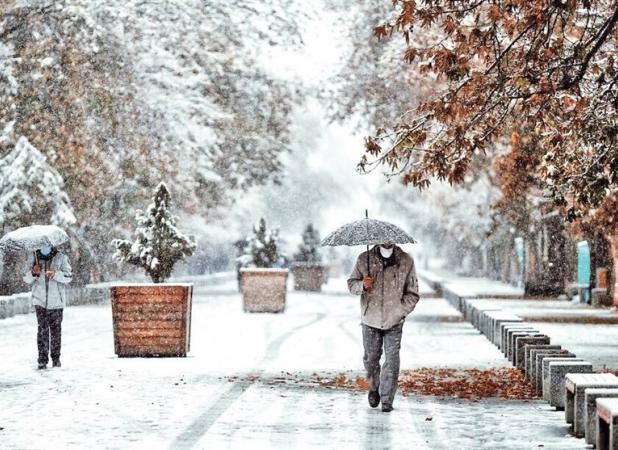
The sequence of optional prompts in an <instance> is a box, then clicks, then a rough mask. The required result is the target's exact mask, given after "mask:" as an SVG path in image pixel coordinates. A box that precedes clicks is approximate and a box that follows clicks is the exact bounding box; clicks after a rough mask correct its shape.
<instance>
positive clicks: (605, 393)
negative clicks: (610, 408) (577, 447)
mask: <svg viewBox="0 0 618 450" xmlns="http://www.w3.org/2000/svg"><path fill="white" fill-rule="evenodd" d="M597 398H618V389H610V388H589V389H586V391H585V392H584V403H586V411H585V413H584V423H585V427H584V428H585V429H584V433H585V436H586V444H589V445H593V446H594V445H596V441H597Z"/></svg>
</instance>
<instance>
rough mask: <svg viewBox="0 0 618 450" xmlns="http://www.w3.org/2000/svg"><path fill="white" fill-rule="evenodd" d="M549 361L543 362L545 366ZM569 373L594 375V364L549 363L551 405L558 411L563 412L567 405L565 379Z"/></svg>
mask: <svg viewBox="0 0 618 450" xmlns="http://www.w3.org/2000/svg"><path fill="white" fill-rule="evenodd" d="M547 359H551V358H547ZM547 359H545V360H544V361H543V364H545V361H547ZM569 373H592V364H591V363H589V362H588V361H574V360H570V361H549V362H548V364H547V383H546V386H547V388H548V389H549V404H550V405H551V406H554V407H555V408H556V409H557V410H558V411H561V410H563V409H564V407H565V404H566V401H565V394H564V392H565V387H564V379H565V377H566V375H567V374H569ZM544 382H545V380H544Z"/></svg>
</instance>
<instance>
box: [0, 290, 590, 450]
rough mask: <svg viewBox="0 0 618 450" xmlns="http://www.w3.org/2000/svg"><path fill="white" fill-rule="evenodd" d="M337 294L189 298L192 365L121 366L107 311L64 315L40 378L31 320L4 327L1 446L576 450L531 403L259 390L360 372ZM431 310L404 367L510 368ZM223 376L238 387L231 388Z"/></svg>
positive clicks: (349, 304) (450, 316)
mask: <svg viewBox="0 0 618 450" xmlns="http://www.w3.org/2000/svg"><path fill="white" fill-rule="evenodd" d="M342 288H343V286H342V284H341V283H337V282H335V283H333V284H332V285H331V286H328V287H327V289H326V291H327V293H324V294H309V293H296V292H290V293H289V295H288V307H287V310H286V312H285V313H283V314H245V313H243V312H242V308H241V300H240V295H239V294H238V293H237V292H235V291H234V285H233V284H229V285H224V286H215V287H211V288H208V289H200V290H197V291H196V293H195V297H194V307H193V326H192V342H191V346H192V348H191V353H190V357H187V358H173V359H162V358H161V359H159V358H130V359H129V358H121V359H119V358H117V357H116V356H115V355H114V353H113V338H112V322H111V308H110V307H109V305H103V306H81V307H71V308H67V309H66V310H65V321H64V330H63V339H64V342H63V356H62V362H63V367H62V368H61V369H48V370H46V371H37V370H36V369H35V366H36V342H35V334H36V323H35V317H34V316H33V315H27V316H17V317H13V318H10V319H6V320H2V321H0V336H1V337H2V340H1V342H2V346H1V347H0V361H1V367H2V369H1V372H0V448H2V449H43V448H45V449H48V448H49V449H64V448H71V449H84V448H88V449H99V448H110V449H116V448H122V449H126V448H148V449H168V448H169V449H175V448H179V449H184V448H204V449H218V448H240V449H242V448H253V449H262V448H277V449H292V448H322V449H327V448H338V449H339V448H354V449H356V448H367V449H380V448H385V449H387V448H414V449H423V448H428V449H442V448H444V449H446V448H449V449H450V448H457V449H509V450H516V449H532V448H551V449H578V448H586V446H585V444H584V442H583V440H580V439H575V438H572V437H570V436H569V435H568V433H567V426H566V424H565V422H564V418H563V413H559V412H555V411H552V410H551V408H550V407H549V406H547V404H546V403H544V402H541V401H512V400H486V401H481V402H470V401H465V400H457V399H439V398H435V397H419V396H410V397H405V398H404V397H400V396H399V397H398V398H397V399H396V400H395V408H396V409H395V411H393V412H392V413H390V414H384V413H382V412H381V411H379V410H373V409H370V408H369V407H368V405H367V402H366V397H365V395H363V394H360V393H355V392H347V391H337V390H327V389H322V388H308V387H301V386H298V385H293V384H290V385H284V386H281V385H278V386H269V385H267V384H263V383H250V382H247V381H243V377H246V376H248V375H260V376H262V377H268V376H271V375H272V376H276V375H278V374H280V373H281V372H282V371H284V372H290V373H293V374H307V375H308V376H309V375H311V374H313V373H318V374H322V373H324V374H336V373H339V372H348V375H349V376H356V375H362V361H361V356H362V347H361V339H360V333H361V330H360V326H359V319H358V316H359V311H358V301H357V299H355V298H354V297H351V296H348V295H345V294H344V292H342ZM458 317H459V314H458V313H457V312H456V311H455V310H454V309H452V308H451V307H450V306H449V305H448V304H447V303H446V302H445V301H443V300H441V299H426V300H422V301H421V303H420V304H419V306H418V307H417V309H416V311H415V312H414V313H413V316H412V317H411V318H409V320H408V322H407V323H406V325H405V327H404V338H403V346H402V352H401V355H402V361H401V366H402V369H414V368H420V367H462V368H490V367H503V366H507V362H506V361H505V360H504V358H503V357H502V354H501V353H500V352H499V351H498V350H497V349H496V348H495V347H494V346H492V345H491V344H490V343H489V342H488V341H487V340H486V339H485V338H484V337H483V336H481V335H480V334H479V333H478V332H477V331H476V330H474V329H473V328H472V327H471V326H470V325H469V324H467V323H465V322H460V321H457V319H458ZM230 376H239V377H240V378H239V379H238V380H236V379H233V380H230V379H229V378H228V377H230Z"/></svg>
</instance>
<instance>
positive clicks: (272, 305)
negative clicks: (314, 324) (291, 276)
mask: <svg viewBox="0 0 618 450" xmlns="http://www.w3.org/2000/svg"><path fill="white" fill-rule="evenodd" d="M287 280H288V269H240V290H241V292H242V302H243V309H244V310H245V311H246V312H274V313H278V312H283V311H284V310H285V296H286V286H287Z"/></svg>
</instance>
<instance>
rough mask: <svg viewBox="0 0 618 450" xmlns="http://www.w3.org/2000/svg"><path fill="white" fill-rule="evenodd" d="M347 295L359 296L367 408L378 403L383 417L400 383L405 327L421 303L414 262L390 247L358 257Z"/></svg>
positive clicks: (390, 407) (383, 247)
mask: <svg viewBox="0 0 618 450" xmlns="http://www.w3.org/2000/svg"><path fill="white" fill-rule="evenodd" d="M348 289H349V290H350V292H351V293H352V294H356V295H360V296H361V302H360V303H361V318H362V319H361V321H362V327H363V347H364V349H365V354H364V357H363V363H364V366H365V370H366V371H367V381H368V383H369V394H368V400H369V405H370V406H371V407H372V408H375V407H377V406H378V405H379V404H380V401H381V402H382V411H384V412H390V411H392V410H393V400H394V398H395V392H396V391H397V382H398V379H399V349H400V348H401V335H402V330H403V323H404V321H405V318H406V316H407V315H408V314H410V313H411V312H412V311H413V310H414V308H415V307H416V304H417V303H418V301H419V298H420V297H419V294H418V281H417V278H416V271H415V269H414V260H413V259H412V257H411V256H410V255H408V254H407V253H406V252H404V251H403V250H402V249H401V248H399V247H397V246H395V245H393V244H381V245H376V246H375V247H373V248H372V249H370V250H369V252H363V253H361V254H360V256H359V257H358V260H357V261H356V266H355V267H354V271H353V272H352V275H350V278H349V279H348ZM383 348H384V356H385V361H384V364H383V366H382V367H380V357H381V356H382V349H383Z"/></svg>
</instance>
